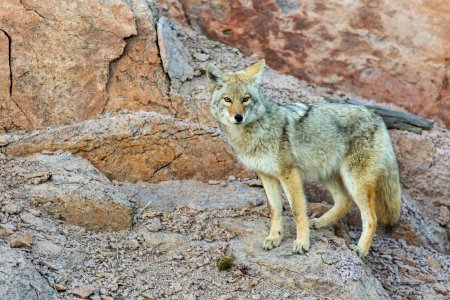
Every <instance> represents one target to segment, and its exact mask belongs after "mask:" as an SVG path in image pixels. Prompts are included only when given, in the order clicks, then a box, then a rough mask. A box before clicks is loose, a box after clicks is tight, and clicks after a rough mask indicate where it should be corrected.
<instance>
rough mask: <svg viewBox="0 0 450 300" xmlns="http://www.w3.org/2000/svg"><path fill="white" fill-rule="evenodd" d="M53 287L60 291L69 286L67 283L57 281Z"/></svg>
mask: <svg viewBox="0 0 450 300" xmlns="http://www.w3.org/2000/svg"><path fill="white" fill-rule="evenodd" d="M53 288H54V289H55V290H56V291H58V292H63V291H66V290H67V287H66V286H65V285H62V284H59V283H55V284H54V285H53Z"/></svg>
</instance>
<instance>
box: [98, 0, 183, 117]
mask: <svg viewBox="0 0 450 300" xmlns="http://www.w3.org/2000/svg"><path fill="white" fill-rule="evenodd" d="M127 3H128V4H129V6H130V8H131V10H132V12H133V14H134V18H135V21H136V29H137V34H136V35H134V36H131V37H129V38H127V39H126V46H125V49H124V51H123V54H122V55H121V56H120V57H119V58H117V59H116V60H115V61H113V62H111V64H110V78H109V81H108V83H107V86H106V91H107V93H108V103H107V104H106V107H105V111H117V110H120V109H123V108H125V109H132V110H145V111H155V112H159V113H171V114H174V115H175V114H176V111H177V110H180V109H181V108H177V105H176V104H175V103H172V102H171V101H170V99H169V95H168V92H169V85H170V83H169V80H168V78H167V75H166V74H165V73H164V70H163V68H162V64H161V57H160V55H159V49H158V42H157V35H156V27H155V24H156V20H157V15H156V14H155V11H154V10H153V9H152V7H150V6H149V1H146V0H129V1H127Z"/></svg>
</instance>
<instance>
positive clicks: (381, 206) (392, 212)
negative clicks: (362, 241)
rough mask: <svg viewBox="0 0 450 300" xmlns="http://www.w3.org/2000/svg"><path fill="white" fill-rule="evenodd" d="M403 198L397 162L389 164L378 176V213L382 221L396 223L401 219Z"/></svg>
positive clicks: (388, 223) (390, 223)
mask: <svg viewBox="0 0 450 300" xmlns="http://www.w3.org/2000/svg"><path fill="white" fill-rule="evenodd" d="M401 212H402V200H401V189H400V178H399V172H398V167H397V162H396V161H395V160H394V163H393V164H389V166H388V167H387V169H385V170H384V172H383V174H381V176H380V177H379V178H378V187H377V197H376V213H377V219H378V221H379V222H380V223H382V224H386V225H394V224H396V223H397V222H398V221H399V220H400V215H401Z"/></svg>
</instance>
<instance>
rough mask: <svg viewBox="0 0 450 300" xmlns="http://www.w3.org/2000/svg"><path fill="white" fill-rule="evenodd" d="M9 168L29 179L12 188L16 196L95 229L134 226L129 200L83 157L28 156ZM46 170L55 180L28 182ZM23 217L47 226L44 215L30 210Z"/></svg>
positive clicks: (76, 223)
mask: <svg viewBox="0 0 450 300" xmlns="http://www.w3.org/2000/svg"><path fill="white" fill-rule="evenodd" d="M5 168H6V169H12V168H16V172H17V175H16V176H15V178H16V180H18V181H20V178H23V179H24V181H25V182H23V181H22V182H19V183H16V186H15V188H14V189H13V190H12V191H11V192H12V193H13V194H14V195H15V197H20V198H26V199H28V201H30V202H32V203H34V204H36V205H39V206H40V207H41V208H42V209H43V210H46V211H47V212H49V213H51V214H53V215H55V216H58V217H61V218H63V219H65V220H66V221H67V222H69V223H71V224H74V225H78V226H83V227H85V228H87V229H89V230H94V231H102V230H122V229H126V228H129V226H130V225H131V221H132V216H131V206H130V203H129V202H128V200H127V199H126V198H125V196H124V195H123V194H122V193H121V192H120V191H119V190H118V188H117V187H115V186H114V185H112V183H111V182H110V181H109V180H108V179H107V178H106V177H105V176H104V175H103V174H101V173H100V172H98V171H97V169H95V168H94V167H93V166H92V165H91V164H90V163H89V162H88V161H86V160H85V159H83V158H81V157H76V156H73V155H71V153H64V152H62V153H59V154H55V155H44V154H35V155H33V156H30V157H28V158H26V159H16V160H13V161H10V162H9V166H5ZM43 170H46V171H49V172H51V173H52V174H53V177H52V180H51V181H46V182H44V183H41V184H39V185H27V184H26V179H25V178H26V176H27V173H32V172H36V171H43ZM1 171H2V170H1ZM20 216H21V218H22V220H24V221H25V222H27V223H29V224H32V225H34V226H37V227H40V228H41V227H46V225H45V223H44V222H43V221H42V220H41V219H40V218H38V217H35V216H33V215H32V214H30V213H22V214H21V215H20ZM47 227H48V226H47ZM50 229H51V228H50Z"/></svg>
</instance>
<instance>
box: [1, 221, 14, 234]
mask: <svg viewBox="0 0 450 300" xmlns="http://www.w3.org/2000/svg"><path fill="white" fill-rule="evenodd" d="M13 233H14V231H13V230H12V229H11V228H9V227H8V226H5V225H4V224H0V235H4V236H10V235H11V234H13Z"/></svg>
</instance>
